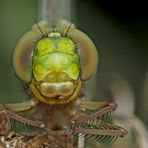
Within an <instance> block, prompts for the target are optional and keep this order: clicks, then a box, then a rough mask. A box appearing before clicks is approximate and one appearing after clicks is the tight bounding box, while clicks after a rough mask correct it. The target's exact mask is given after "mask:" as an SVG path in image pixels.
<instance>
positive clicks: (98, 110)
mask: <svg viewBox="0 0 148 148" xmlns="http://www.w3.org/2000/svg"><path fill="white" fill-rule="evenodd" d="M91 103H92V104H91V105H90V104H85V106H86V107H85V108H84V109H90V108H91V110H92V112H93V111H95V112H93V113H91V114H89V115H88V114H85V113H80V114H79V115H77V116H75V117H73V118H72V122H74V123H81V122H83V121H88V120H92V119H95V118H97V117H99V116H102V115H104V114H106V113H108V112H112V111H113V110H115V109H116V108H117V105H116V104H114V103H108V104H107V103H106V102H102V103H101V105H100V104H99V103H97V102H96V104H95V103H93V102H91ZM97 105H98V107H97Z"/></svg>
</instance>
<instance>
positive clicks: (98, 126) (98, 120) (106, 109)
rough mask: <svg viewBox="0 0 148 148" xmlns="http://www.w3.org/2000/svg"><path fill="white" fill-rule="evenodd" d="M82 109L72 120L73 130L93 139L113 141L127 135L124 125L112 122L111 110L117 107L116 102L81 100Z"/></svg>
mask: <svg viewBox="0 0 148 148" xmlns="http://www.w3.org/2000/svg"><path fill="white" fill-rule="evenodd" d="M79 104H80V107H81V108H82V111H80V113H79V114H78V115H77V116H75V117H73V118H72V120H71V124H72V129H73V132H74V133H76V134H80V135H81V136H84V137H86V138H89V139H91V140H92V141H94V140H95V141H98V142H111V141H115V140H116V139H117V138H118V137H123V136H125V135H126V133H127V131H126V130H125V129H123V128H122V127H119V126H116V125H114V124H112V120H111V116H110V114H111V112H112V111H114V110H115V109H116V108H117V105H116V104H114V103H106V102H87V101H80V102H79Z"/></svg>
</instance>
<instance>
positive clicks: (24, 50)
mask: <svg viewBox="0 0 148 148" xmlns="http://www.w3.org/2000/svg"><path fill="white" fill-rule="evenodd" d="M44 26H46V24H42V25H40V28H43V27H44ZM43 31H44V33H45V34H46V33H47V32H48V31H49V30H48V29H47V27H46V29H44V28H43ZM40 36H41V32H40V30H39V29H38V28H37V27H36V25H34V26H33V27H32V30H31V31H30V32H28V33H26V34H25V35H24V36H23V37H22V38H21V39H20V40H19V42H18V44H17V45H16V48H15V50H14V52H13V55H12V65H13V69H14V72H15V74H16V76H17V77H18V78H19V79H20V80H22V81H24V82H29V81H31V76H32V55H33V48H34V47H33V44H34V43H33V42H34V41H37V40H38V39H39V38H40Z"/></svg>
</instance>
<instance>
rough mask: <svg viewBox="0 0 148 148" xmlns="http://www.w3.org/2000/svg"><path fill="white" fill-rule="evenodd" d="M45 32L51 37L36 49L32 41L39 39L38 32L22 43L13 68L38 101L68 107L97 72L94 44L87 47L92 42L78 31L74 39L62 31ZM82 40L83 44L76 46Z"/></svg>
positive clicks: (16, 53) (37, 45)
mask: <svg viewBox="0 0 148 148" xmlns="http://www.w3.org/2000/svg"><path fill="white" fill-rule="evenodd" d="M47 28H48V27H47ZM43 29H45V27H44V28H43ZM44 32H48V33H46V36H44V37H42V38H40V39H39V40H38V41H37V42H36V43H35V45H34V46H33V47H32V45H31V40H33V39H36V38H37V36H38V34H39V33H38V32H37V30H35V29H34V30H33V29H32V31H31V32H29V33H28V34H26V35H25V36H24V37H23V38H22V39H21V40H20V42H19V43H18V45H17V47H16V49H15V51H14V54H13V67H14V70H15V73H16V75H17V76H18V77H19V78H20V79H21V80H23V81H25V82H27V83H28V85H29V87H30V89H31V91H32V92H33V94H34V95H35V97H36V99H38V100H39V101H41V102H44V103H47V104H65V103H68V102H70V101H72V100H74V99H75V98H76V97H77V95H78V93H79V91H80V89H81V86H82V82H83V81H85V80H87V79H89V77H90V76H91V75H92V73H94V71H95V70H96V65H97V60H98V59H97V52H96V49H95V50H94V48H95V46H94V45H93V43H92V42H91V44H92V45H90V44H89V45H88V46H87V45H86V44H85V42H87V41H90V39H89V38H88V37H87V36H86V35H85V34H83V33H82V32H80V31H77V30H76V29H74V28H72V31H71V33H73V35H72V38H69V37H68V36H62V35H61V32H60V31H56V32H50V31H49V30H48V29H47V30H44ZM75 32H76V33H75ZM76 35H78V39H77V37H76ZM85 36H86V37H87V38H84V37H85ZM83 38H84V39H83ZM79 40H80V42H81V44H78V46H76V43H78V41H79ZM85 40H86V41H85ZM88 47H89V50H88V49H87V48H88ZM91 50H92V51H91ZM85 56H87V57H85ZM90 57H91V58H90ZM90 63H91V64H90ZM94 64H95V65H94Z"/></svg>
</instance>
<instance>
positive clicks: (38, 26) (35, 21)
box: [33, 17, 45, 36]
mask: <svg viewBox="0 0 148 148" xmlns="http://www.w3.org/2000/svg"><path fill="white" fill-rule="evenodd" d="M33 20H34V22H35V24H36V25H37V27H38V29H39V31H40V32H41V34H42V35H43V36H45V34H44V32H43V31H42V29H41V27H40V26H39V24H38V22H37V20H36V18H35V17H33Z"/></svg>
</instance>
